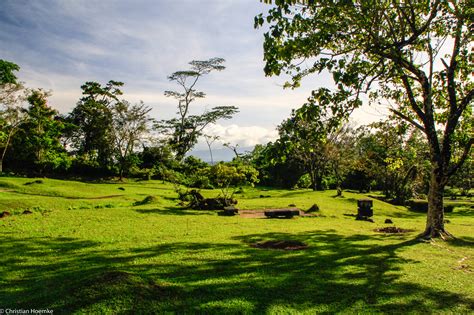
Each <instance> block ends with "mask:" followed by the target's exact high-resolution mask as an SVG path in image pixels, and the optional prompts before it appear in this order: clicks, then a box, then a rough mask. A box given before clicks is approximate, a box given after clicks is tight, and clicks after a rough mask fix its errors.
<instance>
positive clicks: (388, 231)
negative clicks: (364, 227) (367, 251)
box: [374, 226, 413, 234]
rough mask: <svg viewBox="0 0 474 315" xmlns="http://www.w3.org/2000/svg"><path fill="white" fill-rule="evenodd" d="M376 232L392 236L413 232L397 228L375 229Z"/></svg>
mask: <svg viewBox="0 0 474 315" xmlns="http://www.w3.org/2000/svg"><path fill="white" fill-rule="evenodd" d="M374 231H375V232H380V233H392V234H400V233H408V232H413V230H408V229H402V228H399V227H396V226H387V227H384V228H380V229H375V230H374Z"/></svg>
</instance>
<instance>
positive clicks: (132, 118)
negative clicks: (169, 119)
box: [112, 100, 152, 179]
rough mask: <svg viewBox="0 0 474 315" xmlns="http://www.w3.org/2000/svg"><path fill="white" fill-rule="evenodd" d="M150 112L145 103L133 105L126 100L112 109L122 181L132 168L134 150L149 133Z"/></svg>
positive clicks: (114, 135) (113, 134)
mask: <svg viewBox="0 0 474 315" xmlns="http://www.w3.org/2000/svg"><path fill="white" fill-rule="evenodd" d="M150 111H151V108H149V107H147V106H146V105H145V104H144V103H143V102H141V103H139V104H135V105H131V104H130V103H129V102H127V101H125V100H123V101H121V102H118V103H116V104H115V105H114V106H113V108H112V126H113V128H112V137H113V139H114V142H115V147H114V149H115V152H116V155H117V159H118V163H119V176H120V179H122V178H123V175H124V172H125V171H127V169H128V168H129V167H130V166H131V162H132V159H131V157H132V153H133V150H134V149H135V147H136V145H137V144H138V142H139V141H140V140H141V138H142V136H143V135H144V134H145V133H146V132H147V131H148V125H149V123H150V122H151V121H152V119H151V118H150V117H149V116H148V113H149V112H150ZM132 164H133V163H132Z"/></svg>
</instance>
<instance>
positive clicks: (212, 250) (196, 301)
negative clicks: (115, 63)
mask: <svg viewBox="0 0 474 315" xmlns="http://www.w3.org/2000/svg"><path fill="white" fill-rule="evenodd" d="M160 211H163V210H160ZM288 239H290V240H298V241H302V242H304V243H306V244H308V246H309V247H308V248H307V249H306V250H300V251H284V250H262V249H256V248H253V247H251V246H250V244H252V243H255V242H260V241H264V240H288ZM412 246H425V245H424V244H422V243H419V242H417V241H416V240H413V239H411V237H409V236H401V237H400V239H396V240H394V239H393V238H391V239H390V241H387V239H386V236H385V235H352V236H343V235H340V234H338V233H337V232H336V231H334V230H327V231H317V232H304V233H297V234H290V233H260V234H249V235H243V236H235V237H233V238H231V239H230V240H226V241H222V242H215V243H208V242H199V241H198V240H196V239H194V241H180V242H168V243H163V244H156V245H153V246H147V247H131V248H127V249H121V250H119V249H114V250H110V249H108V250H105V249H104V248H103V245H102V244H101V243H96V242H90V241H83V240H79V239H74V238H48V237H43V238H27V239H19V238H17V237H15V236H14V235H8V236H5V237H4V239H3V242H2V243H1V244H0V252H2V253H3V255H2V257H1V258H0V261H1V263H2V265H3V268H0V278H1V279H2V281H1V283H2V287H1V288H0V301H3V303H5V304H6V306H8V307H9V308H12V309H13V308H31V307H34V308H50V309H54V310H57V311H58V312H66V313H68V312H74V311H79V310H80V311H84V310H86V311H87V310H91V311H94V310H95V311H97V309H94V307H95V306H97V305H102V307H107V310H108V311H110V312H113V313H123V312H131V313H140V312H142V313H145V312H146V313H164V312H178V313H183V312H188V313H189V312H191V313H193V312H200V313H278V312H289V311H292V312H296V313H301V312H307V313H315V312H324V313H337V312H343V313H350V312H351V313H361V312H363V313H380V312H382V313H386V312H388V313H407V312H408V313H432V312H433V311H437V312H442V311H448V312H450V311H452V309H453V308H457V307H461V308H462V310H464V311H466V310H474V301H473V300H472V299H471V298H469V297H466V296H463V295H462V294H461V293H453V292H450V291H447V290H442V289H439V288H435V287H428V286H423V285H420V284H417V283H411V282H408V281H406V280H404V279H403V277H402V272H401V266H402V265H403V264H416V263H417V261H414V260H409V259H405V258H403V257H402V256H401V255H399V253H400V252H402V251H403V250H404V249H405V248H407V247H412ZM29 256H35V257H37V258H36V259H35V262H34V263H33V262H32V263H29V262H28V257H29ZM38 257H39V258H38ZM104 305H105V306H104ZM55 313H56V311H55Z"/></svg>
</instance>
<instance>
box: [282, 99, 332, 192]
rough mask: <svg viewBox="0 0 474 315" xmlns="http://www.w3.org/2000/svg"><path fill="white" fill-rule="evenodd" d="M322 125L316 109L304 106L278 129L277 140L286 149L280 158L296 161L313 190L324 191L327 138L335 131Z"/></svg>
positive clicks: (327, 162) (324, 123)
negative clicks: (305, 174) (308, 178)
mask: <svg viewBox="0 0 474 315" xmlns="http://www.w3.org/2000/svg"><path fill="white" fill-rule="evenodd" d="M331 121H332V120H328V121H325V119H324V118H323V117H321V116H320V115H319V112H318V111H317V108H316V107H315V106H313V105H311V104H305V105H304V106H302V107H301V108H299V109H297V110H294V111H293V112H292V115H291V117H290V118H288V119H286V120H285V121H283V123H282V124H281V125H280V126H278V132H279V135H280V137H279V139H278V141H280V142H281V143H282V144H283V147H284V148H285V154H284V155H282V157H285V158H291V159H294V160H296V161H298V162H299V163H300V164H301V165H302V168H303V169H304V170H305V171H306V173H307V174H308V175H309V177H310V180H311V188H312V189H313V190H324V189H325V186H324V185H323V179H324V176H325V175H327V174H328V172H329V166H330V165H329V159H328V154H327V153H328V152H327V149H328V136H329V134H330V133H331V131H332V130H333V129H334V128H335V126H332V124H331Z"/></svg>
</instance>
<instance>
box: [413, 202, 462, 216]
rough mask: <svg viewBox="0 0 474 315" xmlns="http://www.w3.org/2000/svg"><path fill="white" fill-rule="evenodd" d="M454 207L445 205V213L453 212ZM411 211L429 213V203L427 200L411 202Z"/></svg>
mask: <svg viewBox="0 0 474 315" xmlns="http://www.w3.org/2000/svg"><path fill="white" fill-rule="evenodd" d="M454 207H455V206H454V205H444V212H445V213H449V212H453V210H454ZM410 209H411V210H412V211H416V212H425V213H426V212H428V201H426V200H411V201H410Z"/></svg>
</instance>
